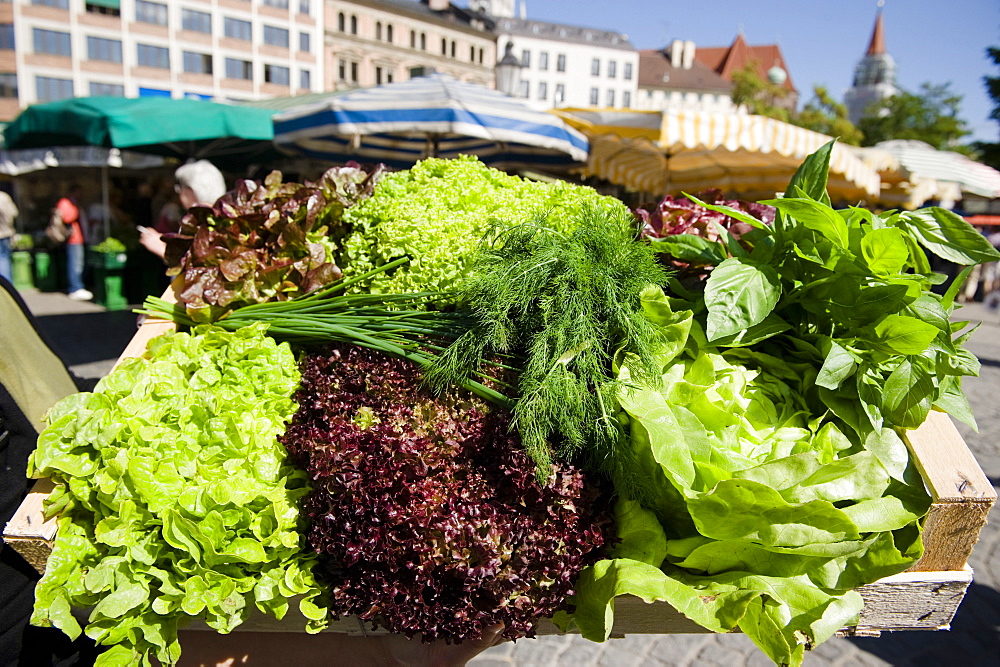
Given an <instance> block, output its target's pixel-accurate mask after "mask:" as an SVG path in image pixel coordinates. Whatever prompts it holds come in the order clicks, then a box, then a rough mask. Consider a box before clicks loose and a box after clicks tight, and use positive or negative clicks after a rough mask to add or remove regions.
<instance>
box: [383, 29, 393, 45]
mask: <svg viewBox="0 0 1000 667" xmlns="http://www.w3.org/2000/svg"><path fill="white" fill-rule="evenodd" d="M385 41H387V42H389V43H390V44H392V26H391V25H387V26H386V27H385Z"/></svg>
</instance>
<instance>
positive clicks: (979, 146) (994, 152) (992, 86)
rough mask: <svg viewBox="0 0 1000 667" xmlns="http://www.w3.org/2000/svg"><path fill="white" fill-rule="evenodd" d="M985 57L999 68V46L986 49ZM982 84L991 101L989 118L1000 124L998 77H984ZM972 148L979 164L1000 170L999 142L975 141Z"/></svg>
mask: <svg viewBox="0 0 1000 667" xmlns="http://www.w3.org/2000/svg"><path fill="white" fill-rule="evenodd" d="M986 55H987V56H989V59H990V60H991V61H993V64H994V65H997V66H1000V46H990V47H987V49H986ZM983 83H984V84H985V86H986V93H987V94H988V95H989V96H990V99H991V100H993V111H991V112H990V118H992V119H993V120H995V121H997V122H998V123H1000V76H984V77H983ZM972 147H973V149H975V151H976V153H977V154H978V158H979V160H980V161H981V162H983V163H984V164H988V165H990V166H991V167H993V168H994V169H1000V142H994V141H977V142H975V143H973V144H972Z"/></svg>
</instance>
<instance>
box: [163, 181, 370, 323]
mask: <svg viewBox="0 0 1000 667" xmlns="http://www.w3.org/2000/svg"><path fill="white" fill-rule="evenodd" d="M382 171H383V170H382V167H381V166H379V167H376V168H374V169H371V170H364V169H361V168H360V167H359V166H357V165H356V164H349V165H348V166H345V167H335V168H333V169H330V170H328V171H327V172H326V173H325V174H323V176H322V178H320V180H319V181H318V182H317V183H309V182H307V183H285V182H282V176H281V172H279V171H273V172H271V173H270V174H268V176H267V177H266V178H265V179H264V180H263V181H262V182H255V181H250V180H241V181H239V182H238V183H237V185H236V187H235V188H234V189H233V190H232V191H230V192H228V193H226V194H225V195H223V196H222V197H221V198H220V199H219V200H218V201H217V202H215V204H214V205H212V206H200V205H199V206H195V207H192V208H191V209H190V210H189V211H188V213H187V215H185V216H184V218H182V219H181V223H180V229H179V230H178V232H177V233H176V234H166V235H164V237H163V238H164V241H165V242H166V244H167V251H166V256H165V259H166V261H167V264H168V266H169V267H170V268H168V270H167V273H168V274H169V275H180V276H182V287H181V290H180V302H181V303H182V304H183V305H184V306H185V308H186V309H187V311H188V314H189V315H191V316H192V318H194V319H195V320H197V321H214V320H216V319H218V318H219V317H222V316H223V315H225V313H227V312H228V311H229V310H231V309H233V308H238V307H240V306H244V305H247V304H251V303H260V302H263V301H283V300H286V299H291V298H294V297H296V296H299V295H301V294H307V293H309V292H312V291H315V290H317V289H319V288H321V287H323V286H324V285H327V284H329V283H330V282H332V281H334V280H336V279H337V278H340V276H341V271H340V268H339V267H338V266H337V263H336V262H337V257H336V255H337V252H338V250H339V243H340V241H341V240H342V239H343V238H344V237H345V236H346V235H347V234H348V233H349V230H348V229H346V228H345V227H344V225H343V224H342V219H343V212H344V209H346V208H348V207H350V206H353V205H354V204H355V203H357V202H358V201H360V200H361V199H363V198H365V197H367V196H369V195H370V194H371V192H372V190H373V189H374V187H375V183H376V181H377V180H378V177H379V176H380V175H381V174H382Z"/></svg>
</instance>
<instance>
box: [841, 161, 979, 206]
mask: <svg viewBox="0 0 1000 667" xmlns="http://www.w3.org/2000/svg"><path fill="white" fill-rule="evenodd" d="M847 148H848V149H849V150H850V151H851V152H852V153H854V154H855V155H856V156H857V157H858V158H859V159H860V160H861V161H862V162H864V163H865V164H867V165H868V166H870V167H871V168H872V169H874V170H875V171H877V172H878V174H879V179H880V180H881V181H882V186H881V189H880V191H879V195H878V198H877V199H875V200H873V201H872V202H871V203H872V204H875V205H878V206H883V207H886V208H896V209H898V208H903V209H908V210H913V209H916V208H919V207H920V206H921V205H923V203H924V202H925V201H928V200H931V199H936V200H938V201H941V202H955V201H957V200H959V199H961V198H962V190H961V188H960V187H959V185H958V183H955V182H953V181H939V180H937V179H935V178H930V177H928V176H925V175H924V176H922V175H918V174H914V173H911V172H910V171H909V170H908V169H907V168H906V167H904V166H903V164H902V162H900V160H899V157H898V156H897V155H896V154H895V153H892V152H889V151H887V150H884V149H881V148H875V147H872V146H866V147H861V146H847Z"/></svg>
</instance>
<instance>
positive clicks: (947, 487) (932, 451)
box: [3, 290, 997, 636]
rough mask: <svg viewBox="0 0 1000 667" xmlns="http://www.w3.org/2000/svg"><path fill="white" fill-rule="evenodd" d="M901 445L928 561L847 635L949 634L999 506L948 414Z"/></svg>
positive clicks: (23, 540) (875, 597)
mask: <svg viewBox="0 0 1000 667" xmlns="http://www.w3.org/2000/svg"><path fill="white" fill-rule="evenodd" d="M172 296H173V295H172V293H170V292H169V290H168V294H165V295H164V297H165V298H168V299H169V298H170V297H172ZM173 330H174V325H173V323H172V322H165V321H162V320H148V321H146V322H145V323H144V324H143V325H142V326H141V327H140V328H139V331H138V332H136V335H135V336H134V337H133V338H132V340H131V341H130V342H129V344H128V346H126V348H125V350H124V352H122V355H121V357H120V358H119V360H118V363H121V362H122V361H123V360H125V359H129V358H132V357H137V356H140V355H141V354H142V353H143V352H144V351H145V349H146V345H147V343H148V342H149V340H150V339H151V338H153V337H155V336H158V335H160V334H162V333H165V332H168V331H173ZM116 365H117V364H116ZM903 440H904V442H906V445H907V446H908V447H909V449H910V452H911V453H912V454H913V458H914V460H915V462H916V465H917V467H918V468H919V470H920V473H921V475H922V476H923V478H924V482H925V484H926V485H927V489H928V491H929V492H930V494H931V497H932V499H933V503H932V505H931V507H930V511H929V513H928V515H927V518H926V520H925V523H924V534H923V541H924V549H925V551H924V555H923V557H922V558H921V559H920V560H919V561H918V562H917V563H915V564H914V565H913V566H912V567H911V568H910V569H909V571H907V572H903V573H901V574H898V575H895V576H892V577H886V578H884V579H880V580H879V581H876V582H874V583H872V584H869V585H867V586H864V587H862V588H861V589H860V591H859V592H860V593H861V595H862V597H863V598H864V600H865V607H864V610H863V611H862V613H861V617H860V620H859V622H858V625H857V626H853V627H850V628H844V629H843V631H842V633H843V634H857V635H877V634H879V633H880V632H882V631H893V630H943V629H948V628H949V624H950V623H951V620H952V618H953V617H954V615H955V612H956V611H957V610H958V605H959V604H960V603H961V601H962V598H963V597H964V596H965V591H966V589H967V588H968V587H969V584H970V583H971V582H972V571H971V570H970V569H969V568H968V566H967V565H966V563H967V561H968V559H969V555H970V554H971V553H972V548H973V546H974V545H975V544H976V542H977V541H978V539H979V533H980V531H981V530H982V528H983V526H984V525H985V524H986V515H987V514H988V513H989V511H990V508H991V507H992V506H993V504H994V502H995V501H996V497H997V496H996V491H995V490H994V488H993V485H992V484H990V481H989V480H988V479H987V477H986V475H985V474H984V473H983V471H982V469H981V468H980V467H979V464H978V463H977V462H976V459H975V457H974V456H973V455H972V452H970V451H969V448H968V447H967V446H966V444H965V441H964V440H963V439H962V436H961V435H960V434H959V432H958V430H957V429H956V428H955V426H954V424H953V423H952V421H951V418H950V417H948V416H947V415H946V414H943V413H940V412H932V413H931V414H930V416H928V418H927V420H926V421H925V422H924V423H923V424H922V425H921V426H920V427H919V428H917V429H914V430H912V431H906V432H905V433H904V434H903ZM51 491H52V484H51V482H50V481H49V480H44V479H43V480H39V481H38V482H37V483H36V484H35V486H34V487H33V488H32V491H31V492H30V493H29V494H28V497H27V498H26V499H25V501H24V502H23V503H22V504H21V506H20V508H19V509H18V511H17V513H16V514H15V515H14V517H13V518H12V519H11V521H10V522H9V523H8V524H7V526H6V528H5V530H4V533H3V537H4V540H5V541H6V542H7V544H9V545H10V546H11V547H13V548H14V549H16V550H17V551H18V552H19V553H20V554H21V555H22V556H23V557H24V558H25V560H27V561H28V562H29V563H31V565H33V566H34V567H35V568H36V569H37V570H38V571H39V572H44V570H45V561H46V560H47V558H48V556H49V554H50V553H51V552H52V546H53V543H54V540H55V535H56V525H55V521H54V520H48V521H46V520H45V519H44V517H43V516H42V503H43V502H44V500H45V498H46V497H47V496H48V494H49V493H50V492H51ZM295 610H296V606H295V605H292V607H291V609H290V612H289V614H288V615H287V616H286V617H285V618H284V619H283V620H281V621H277V620H275V619H273V618H271V617H267V616H264V615H262V614H255V615H253V616H251V618H250V619H248V621H247V622H246V623H244V624H243V625H241V626H240V627H239V628H238V629H239V630H244V631H257V632H262V631H264V632H267V631H271V632H290V631H292V632H294V631H298V630H301V629H302V628H304V627H305V619H304V618H302V617H301V616H298V615H297V612H296V611H295ZM202 627H205V626H202ZM206 629H207V628H206ZM327 631H329V632H342V633H349V634H373V633H377V632H378V631H375V630H373V629H372V628H371V626H370V625H368V624H367V623H363V622H362V621H360V620H359V619H357V618H353V617H351V618H344V619H341V620H340V621H336V622H334V623H332V624H331V625H330V627H329V628H328V630H327ZM538 632H539V634H541V635H547V634H558V633H559V630H558V628H556V627H555V626H554V625H553V624H552V623H551V622H549V621H548V620H543V621H542V622H541V624H540V627H539V629H538ZM700 632H707V630H705V629H704V628H702V627H701V626H699V625H697V624H696V623H694V622H692V621H691V620H689V619H687V618H686V617H685V616H683V615H682V614H680V613H678V612H677V611H676V610H674V609H673V608H672V607H670V606H669V605H668V604H666V603H654V604H652V605H649V604H646V603H644V602H643V601H642V600H641V599H639V598H636V597H632V596H624V597H621V598H618V599H617V600H616V601H615V624H614V628H613V631H612V635H613V636H624V635H627V634H679V633H700Z"/></svg>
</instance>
